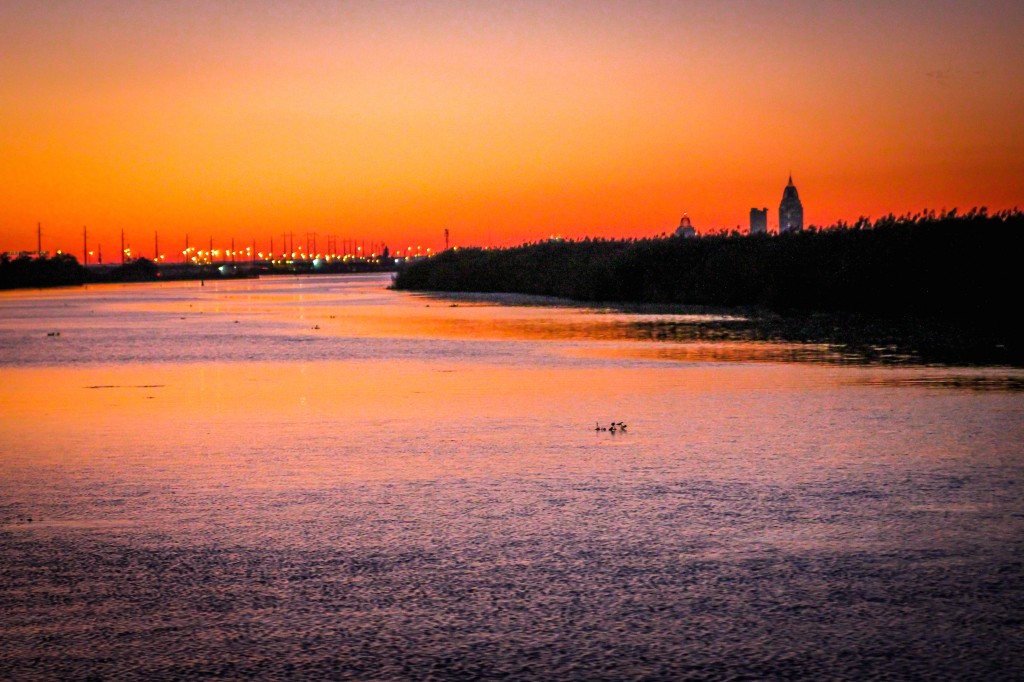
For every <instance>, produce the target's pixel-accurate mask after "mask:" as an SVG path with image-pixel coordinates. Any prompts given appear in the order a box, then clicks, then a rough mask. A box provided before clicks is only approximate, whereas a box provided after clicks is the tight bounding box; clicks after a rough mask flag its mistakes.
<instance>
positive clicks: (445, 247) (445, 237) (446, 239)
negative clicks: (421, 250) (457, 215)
mask: <svg viewBox="0 0 1024 682" xmlns="http://www.w3.org/2000/svg"><path fill="white" fill-rule="evenodd" d="M444 250H445V251H447V250H448V228H447V227H446V228H444Z"/></svg>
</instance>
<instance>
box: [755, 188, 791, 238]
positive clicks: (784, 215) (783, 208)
mask: <svg viewBox="0 0 1024 682" xmlns="http://www.w3.org/2000/svg"><path fill="white" fill-rule="evenodd" d="M751 215H753V214H751ZM803 229H804V206H803V204H801V203H800V195H799V194H797V192H796V185H794V184H793V176H792V175H790V176H789V184H788V185H786V189H784V190H782V203H781V204H779V234H785V233H787V232H800V231H801V230H803Z"/></svg>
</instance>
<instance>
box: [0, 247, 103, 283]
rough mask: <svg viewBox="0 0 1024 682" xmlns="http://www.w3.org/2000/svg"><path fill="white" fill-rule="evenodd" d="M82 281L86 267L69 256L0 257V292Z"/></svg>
mask: <svg viewBox="0 0 1024 682" xmlns="http://www.w3.org/2000/svg"><path fill="white" fill-rule="evenodd" d="M85 280H86V273H85V268H83V267H82V266H81V265H79V264H78V261H77V260H76V259H75V257H74V256H71V255H68V254H59V255H56V256H54V257H53V258H32V257H30V256H19V257H18V258H14V259H11V258H8V257H7V255H6V254H5V255H2V256H0V289H15V288H20V287H62V286H71V285H77V284H83V283H85Z"/></svg>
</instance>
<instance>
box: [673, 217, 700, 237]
mask: <svg viewBox="0 0 1024 682" xmlns="http://www.w3.org/2000/svg"><path fill="white" fill-rule="evenodd" d="M676 236H677V237H696V236H697V230H696V229H694V227H693V225H692V224H691V223H690V216H688V215H686V214H685V213H684V214H683V217H682V219H681V220H680V221H679V227H677V228H676Z"/></svg>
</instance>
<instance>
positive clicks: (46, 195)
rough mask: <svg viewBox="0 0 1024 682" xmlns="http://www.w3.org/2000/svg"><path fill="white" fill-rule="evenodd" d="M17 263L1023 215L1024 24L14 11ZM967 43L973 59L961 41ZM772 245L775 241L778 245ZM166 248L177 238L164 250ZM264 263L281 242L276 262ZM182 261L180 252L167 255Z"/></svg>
mask: <svg viewBox="0 0 1024 682" xmlns="http://www.w3.org/2000/svg"><path fill="white" fill-rule="evenodd" d="M0 18H2V19H3V24H4V25H5V26H6V27H7V28H8V31H7V33H8V36H7V41H6V44H5V51H4V55H3V57H0V73H2V74H3V78H2V79H0V103H2V105H3V107H4V111H5V126H4V129H3V130H0V148H2V149H3V150H4V155H5V160H6V163H5V164H3V165H2V166H0V250H5V251H6V250H12V251H17V250H34V249H35V247H36V241H37V235H36V226H37V224H38V223H41V224H42V229H43V242H44V244H43V246H44V250H51V251H54V250H56V249H63V250H65V251H68V252H71V253H76V254H77V253H78V252H80V251H81V249H82V247H81V242H82V237H81V235H82V230H83V227H86V226H87V229H88V231H89V233H90V234H91V235H93V236H94V238H95V239H94V242H95V243H96V244H100V243H102V244H103V249H104V252H105V253H106V252H108V250H109V251H111V252H113V253H116V249H117V245H118V243H119V234H120V232H121V231H122V230H124V231H125V232H126V233H128V234H129V235H130V236H131V237H130V238H131V242H132V243H133V245H142V252H143V254H145V253H146V252H147V251H149V250H150V249H149V248H147V247H146V246H145V245H147V244H150V243H151V242H152V240H153V234H154V233H159V234H160V235H161V237H160V238H161V241H163V240H165V239H166V240H167V243H168V244H172V243H174V242H175V241H183V237H184V235H186V234H188V235H191V236H192V238H193V239H195V240H199V241H203V242H206V241H208V240H209V238H210V237H212V238H213V239H214V241H215V242H218V243H221V244H225V243H227V242H229V241H230V240H231V239H232V238H233V237H234V238H236V239H239V240H245V242H246V243H250V242H251V240H253V239H256V240H257V242H258V243H261V244H265V245H267V246H269V241H270V239H271V238H273V239H275V240H277V239H279V238H280V237H279V235H281V234H282V233H285V232H294V233H295V234H305V233H307V232H310V233H312V232H316V233H318V234H320V235H324V236H326V235H335V236H337V238H338V239H358V240H363V239H365V240H366V241H367V242H370V241H376V242H383V243H388V244H389V245H392V249H393V250H394V248H395V246H394V245H397V244H402V248H403V249H404V248H407V246H408V245H409V244H413V245H418V246H422V247H423V248H424V249H425V248H432V249H434V250H439V249H440V248H442V247H443V245H444V231H445V230H449V231H450V235H451V244H452V245H453V246H454V245H483V246H505V245H513V244H518V243H522V242H524V241H534V240H537V239H542V238H546V237H548V236H549V235H551V234H560V235H562V236H564V237H567V238H582V237H585V236H590V237H647V236H654V235H657V234H660V233H662V232H666V233H671V232H672V231H673V230H674V229H675V226H676V224H677V221H678V219H679V215H680V214H681V213H682V212H684V211H685V212H687V213H689V214H690V215H691V216H694V219H695V222H697V223H698V225H699V231H701V232H707V231H713V230H717V229H733V228H734V227H736V226H740V227H741V228H745V227H746V225H747V224H748V220H749V217H748V212H749V209H750V207H751V206H752V205H757V206H761V205H765V203H766V202H768V201H772V200H774V198H775V197H777V192H778V186H779V179H780V178H782V179H783V180H784V179H785V177H786V176H787V175H788V173H789V172H790V171H792V172H793V173H795V174H796V175H797V176H798V179H799V181H800V189H801V191H802V192H803V193H804V194H805V196H808V197H813V201H811V202H809V205H808V207H807V213H806V215H805V216H804V224H805V225H812V224H815V225H827V224H830V223H832V222H835V221H839V220H846V221H853V220H856V219H857V218H858V217H860V216H862V215H865V216H872V217H877V216H879V215H882V214H886V213H890V212H893V213H897V214H899V213H908V212H909V213H912V212H916V211H920V210H922V209H936V210H942V209H946V208H954V207H959V208H961V209H965V210H966V209H969V208H971V207H973V206H987V207H989V208H990V209H991V210H1002V209H1007V208H1013V207H1014V206H1016V205H1018V204H1019V203H1020V199H1021V197H1022V196H1024V180H1022V178H1024V160H1022V159H1024V154H1022V152H1024V141H1022V140H1024V123H1022V121H1024V85H1022V84H1021V82H1020V79H1019V77H1018V75H1017V74H1019V72H1020V70H1021V68H1022V67H1024V47H1022V46H1021V44H1020V42H1019V40H1017V39H1016V36H1017V35H1019V34H1020V32H1021V31H1022V30H1024V10H1021V9H1020V8H1019V6H1018V5H1016V4H1015V3H1009V2H1006V3H1003V2H994V3H986V4H985V5H984V6H982V7H975V6H973V5H971V4H969V3H966V2H943V3H939V4H935V3H928V4H924V3H900V4H899V6H891V4H889V3H861V4H858V5H857V6H856V7H852V6H845V5H821V4H820V3H811V2H789V3H783V4H782V5H778V4H771V3H761V2H749V3H712V2H703V3H702V2H697V3H687V4H686V5H685V6H681V5H679V4H677V3H668V2H656V1H649V2H640V3H631V4H629V5H625V4H622V3H615V2H592V3H580V2H561V3H521V4H517V5H515V6H512V7H508V6H505V5H504V4H502V3H497V2H481V3H474V4H473V5H472V6H464V5H462V4H459V3H454V2H401V3H384V4H369V3H365V4H364V3H355V4H350V5H346V6H344V7H340V6H337V5H335V4H334V3H327V2H312V1H309V2H301V3H295V4H288V5H285V4H281V3H276V2H254V3H247V4H246V5H244V6H238V5H234V4H229V3H220V2H208V1H207V2H204V1H199V2H192V3H185V4H174V5H159V6H157V5H136V4H133V3H127V2H117V1H115V2H111V3H105V4H103V5H94V4H89V3H85V4H64V3H55V2H42V3H21V2H13V3H5V5H4V7H3V8H2V9H0ZM954 45H955V50H954V49H952V46H954ZM770 227H771V228H772V230H773V231H774V229H777V226H775V225H771V226H770ZM165 235H166V236H165ZM261 248H263V247H261ZM180 250H181V249H178V248H175V249H171V248H169V249H168V255H169V256H170V254H171V253H174V252H176V251H180Z"/></svg>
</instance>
